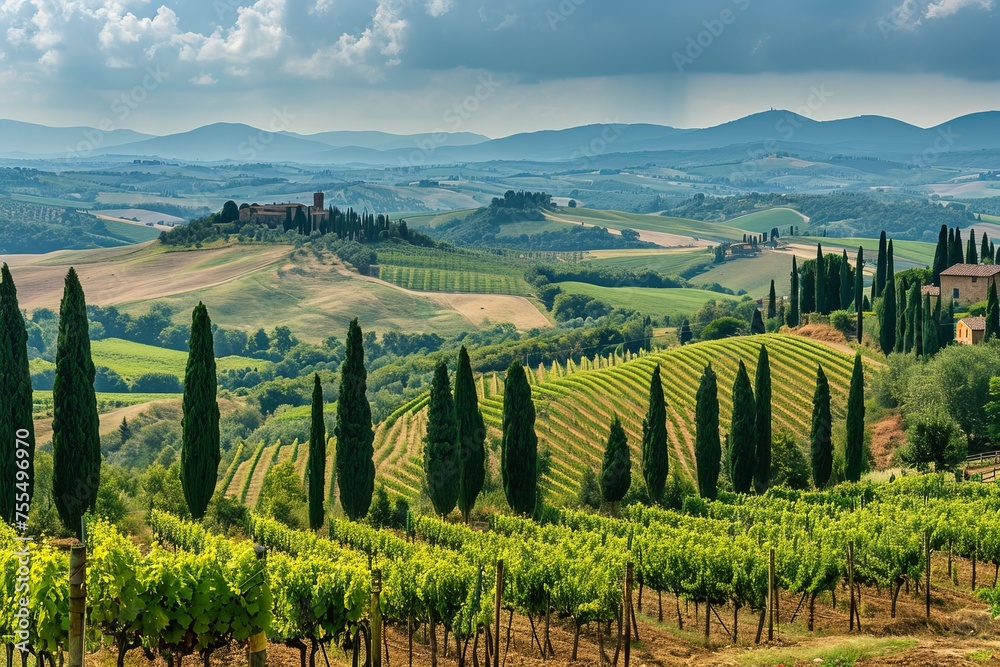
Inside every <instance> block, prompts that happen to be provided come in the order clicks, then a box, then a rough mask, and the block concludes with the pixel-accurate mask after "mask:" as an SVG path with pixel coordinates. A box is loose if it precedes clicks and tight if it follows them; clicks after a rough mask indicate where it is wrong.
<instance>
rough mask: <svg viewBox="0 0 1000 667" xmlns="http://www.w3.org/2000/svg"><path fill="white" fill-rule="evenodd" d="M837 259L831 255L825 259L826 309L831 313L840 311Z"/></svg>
mask: <svg viewBox="0 0 1000 667" xmlns="http://www.w3.org/2000/svg"><path fill="white" fill-rule="evenodd" d="M839 259H840V258H839V257H837V256H836V255H833V254H831V255H830V256H829V257H827V258H826V309H827V310H828V311H830V312H831V313H832V312H833V311H835V310H840V308H841V306H840V290H841V287H842V286H843V279H842V278H841V276H842V274H843V272H842V270H841V266H840V261H839Z"/></svg>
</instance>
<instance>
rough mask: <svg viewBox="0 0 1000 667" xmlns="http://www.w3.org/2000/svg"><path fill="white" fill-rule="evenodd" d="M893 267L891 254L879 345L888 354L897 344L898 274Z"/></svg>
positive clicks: (880, 322) (887, 271)
mask: <svg viewBox="0 0 1000 667" xmlns="http://www.w3.org/2000/svg"><path fill="white" fill-rule="evenodd" d="M892 268H893V263H892V257H891V256H890V258H889V260H888V266H887V269H886V278H885V280H886V283H885V286H886V288H887V289H885V294H884V297H883V299H882V311H881V319H880V321H879V346H880V347H881V348H882V353H883V354H885V355H886V356H888V354H889V353H890V352H892V350H893V348H894V347H895V346H896V274H895V271H893V270H892Z"/></svg>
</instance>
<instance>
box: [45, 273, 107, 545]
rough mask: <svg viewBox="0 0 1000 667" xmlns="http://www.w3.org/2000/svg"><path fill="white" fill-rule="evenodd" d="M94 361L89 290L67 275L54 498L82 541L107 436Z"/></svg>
mask: <svg viewBox="0 0 1000 667" xmlns="http://www.w3.org/2000/svg"><path fill="white" fill-rule="evenodd" d="M94 375H95V369H94V361H93V359H92V358H91V356H90V330H89V325H88V322H87V303H86V300H85V298H84V294H83V286H81V285H80V279H79V278H78V277H77V275H76V271H75V270H74V269H72V268H70V270H69V272H68V273H67V274H66V283H65V286H64V289H63V298H62V303H61V304H60V306H59V334H58V337H57V339H56V372H55V381H54V383H53V386H52V459H53V471H52V493H53V495H54V497H55V503H56V510H57V511H58V512H59V518H60V519H61V520H62V522H63V525H64V526H65V527H66V528H67V529H69V530H71V531H73V532H74V533H75V534H76V535H77V537H81V529H82V526H81V525H80V519H81V518H82V517H83V515H84V513H86V512H87V511H89V510H92V509H93V508H94V503H95V502H96V501H97V491H98V488H99V487H100V483H101V432H100V419H99V418H98V416H97V395H96V394H95V393H94Z"/></svg>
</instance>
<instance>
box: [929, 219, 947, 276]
mask: <svg viewBox="0 0 1000 667" xmlns="http://www.w3.org/2000/svg"><path fill="white" fill-rule="evenodd" d="M947 268H948V225H941V231H940V232H938V241H937V247H936V248H935V249H934V264H932V265H931V282H932V283H933V284H934V285H935V286H937V287H940V286H941V272H942V271H944V270H945V269H947Z"/></svg>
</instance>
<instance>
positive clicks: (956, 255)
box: [951, 227, 965, 264]
mask: <svg viewBox="0 0 1000 667" xmlns="http://www.w3.org/2000/svg"><path fill="white" fill-rule="evenodd" d="M951 252H952V259H953V260H954V262H953V264H961V263H963V262H964V261H965V257H964V256H963V254H962V230H961V229H959V228H958V227H956V228H955V242H954V245H953V247H952V250H951Z"/></svg>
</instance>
